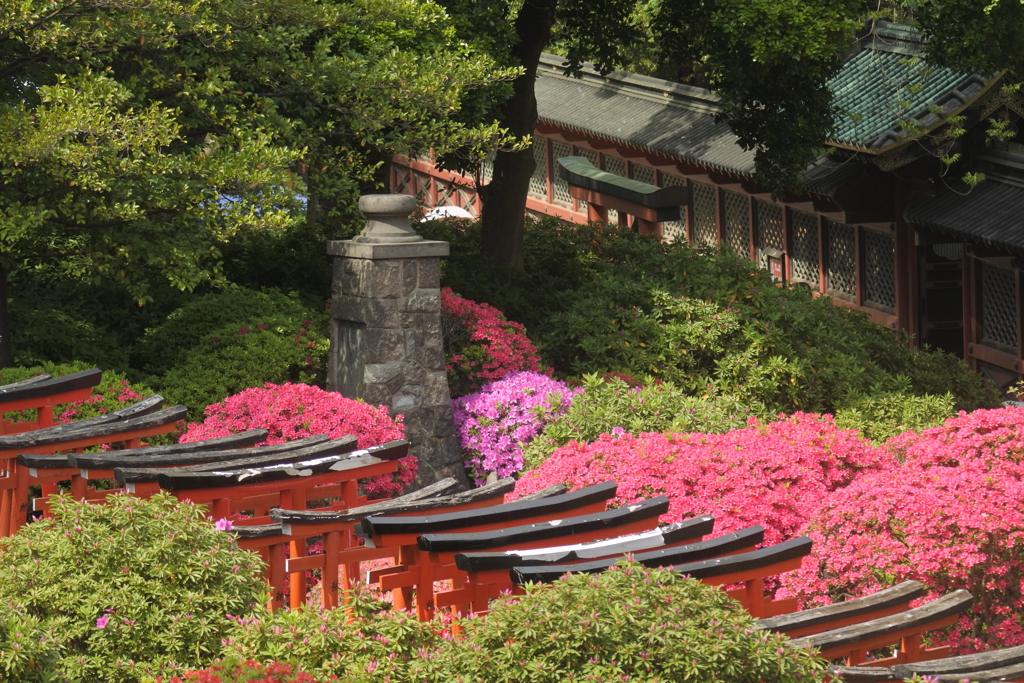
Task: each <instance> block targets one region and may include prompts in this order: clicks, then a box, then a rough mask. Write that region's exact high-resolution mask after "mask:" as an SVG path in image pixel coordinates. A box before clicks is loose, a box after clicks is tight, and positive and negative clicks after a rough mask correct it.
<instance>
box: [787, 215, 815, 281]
mask: <svg viewBox="0 0 1024 683" xmlns="http://www.w3.org/2000/svg"><path fill="white" fill-rule="evenodd" d="M789 231H790V234H791V239H792V242H793V248H792V250H791V251H790V259H791V263H792V264H793V272H792V277H793V279H794V280H800V281H801V282H806V283H807V284H809V285H810V286H811V289H817V288H818V284H819V282H818V274H819V270H818V217H817V216H815V215H814V214H810V213H804V212H802V211H793V212H792V213H791V214H790V226H789Z"/></svg>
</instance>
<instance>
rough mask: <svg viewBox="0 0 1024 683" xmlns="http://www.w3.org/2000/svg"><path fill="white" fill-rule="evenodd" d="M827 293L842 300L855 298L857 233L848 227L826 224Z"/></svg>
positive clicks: (831, 222)
mask: <svg viewBox="0 0 1024 683" xmlns="http://www.w3.org/2000/svg"><path fill="white" fill-rule="evenodd" d="M826 234H827V236H826V240H827V241H826V245H827V246H828V292H829V293H830V294H832V295H833V296H838V297H840V298H844V299H856V298H857V231H856V230H855V229H854V228H852V227H850V226H849V225H843V224H842V223H836V222H835V221H828V222H827V223H826Z"/></svg>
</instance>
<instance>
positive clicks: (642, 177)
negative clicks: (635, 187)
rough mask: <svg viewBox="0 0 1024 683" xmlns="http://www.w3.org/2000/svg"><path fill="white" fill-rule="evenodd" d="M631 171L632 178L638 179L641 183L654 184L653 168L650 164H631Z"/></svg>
mask: <svg viewBox="0 0 1024 683" xmlns="http://www.w3.org/2000/svg"><path fill="white" fill-rule="evenodd" d="M631 171H632V175H633V180H639V181H640V182H641V183H647V184H648V185H653V184H654V169H653V168H651V167H650V166H640V165H639V164H633V167H632V169H631Z"/></svg>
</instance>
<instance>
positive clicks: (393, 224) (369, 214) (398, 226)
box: [352, 194, 423, 244]
mask: <svg viewBox="0 0 1024 683" xmlns="http://www.w3.org/2000/svg"><path fill="white" fill-rule="evenodd" d="M415 208H416V197H413V196H412V195H408V194H365V195H363V196H362V197H360V198H359V210H360V211H362V212H363V213H365V214H366V226H365V227H364V228H363V231H362V232H360V233H359V235H358V236H357V237H356V238H355V239H353V240H352V241H353V242H359V243H371V244H395V243H402V242H419V241H421V240H422V239H423V238H422V237H421V236H420V235H418V234H417V233H416V231H415V230H413V229H412V226H410V225H409V214H410V213H412V212H413V210H414V209H415Z"/></svg>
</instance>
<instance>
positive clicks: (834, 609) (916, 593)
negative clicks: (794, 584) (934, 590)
mask: <svg viewBox="0 0 1024 683" xmlns="http://www.w3.org/2000/svg"><path fill="white" fill-rule="evenodd" d="M922 595H924V586H922V585H921V584H920V583H919V582H917V581H904V582H903V583H901V584H899V585H897V586H893V587H892V588H886V589H885V590H881V591H878V592H877V593H872V594H871V595H866V596H864V597H863V598H856V599H854V600H847V601H846V602H837V603H836V604H834V605H826V606H824V607H815V608H813V609H806V610H802V611H800V612H793V613H792V614H782V615H780V616H777V617H769V618H767V619H761V620H760V621H758V622H757V624H756V627H757V628H759V629H763V630H765V631H772V632H774V633H784V632H787V631H795V630H796V629H801V628H807V627H809V626H820V625H822V624H828V623H830V622H836V621H841V620H843V619H848V618H850V617H855V616H860V615H862V614H870V613H871V612H877V611H880V610H883V609H886V608H889V607H894V606H896V605H906V604H908V603H909V602H910V601H911V600H916V599H917V598H919V597H921V596H922Z"/></svg>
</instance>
